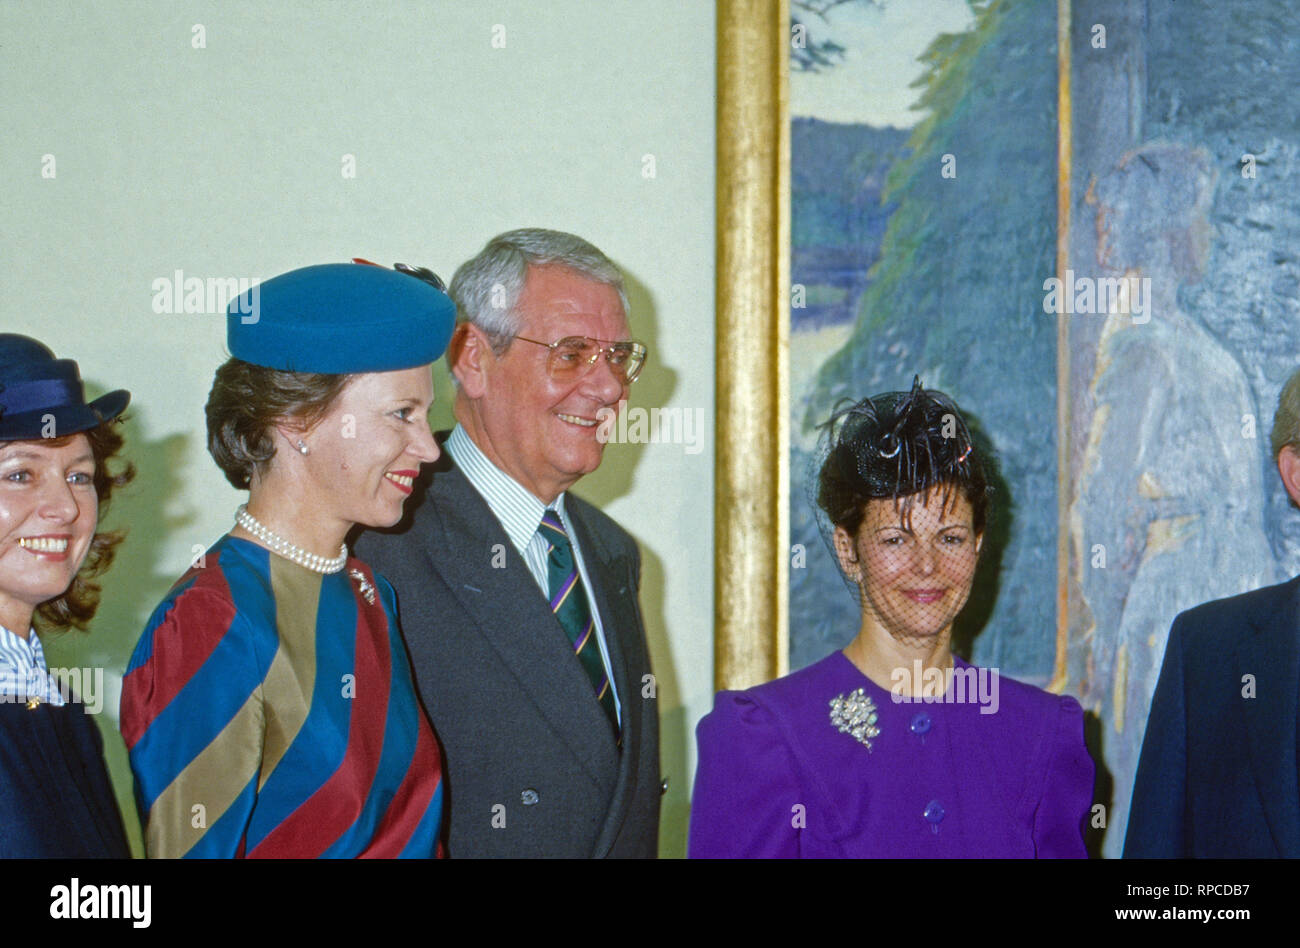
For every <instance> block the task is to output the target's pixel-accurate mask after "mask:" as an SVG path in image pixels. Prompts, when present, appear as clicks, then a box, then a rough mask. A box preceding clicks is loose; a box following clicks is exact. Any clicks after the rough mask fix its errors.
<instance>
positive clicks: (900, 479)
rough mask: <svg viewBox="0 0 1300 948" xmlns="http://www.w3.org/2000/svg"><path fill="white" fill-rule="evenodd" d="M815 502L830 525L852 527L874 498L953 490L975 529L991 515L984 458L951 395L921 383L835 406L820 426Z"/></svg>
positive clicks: (852, 530) (981, 527) (850, 529)
mask: <svg viewBox="0 0 1300 948" xmlns="http://www.w3.org/2000/svg"><path fill="white" fill-rule="evenodd" d="M821 428H822V434H821V442H820V444H821V447H820V450H819V452H818V456H819V457H820V458H821V469H820V472H819V474H818V477H817V506H818V507H819V508H821V511H822V513H823V514H824V515H825V516H826V518H827V519H828V520H829V521H830V523H831V524H832V525H833V526H837V527H843V528H844V529H845V530H847V531H848V532H849V533H850V534H853V535H856V534H857V532H858V528H859V527H860V526H861V525H862V519H863V516H864V514H865V511H866V506H867V503H868V502H869V501H872V500H896V501H903V502H904V506H905V507H908V506H910V504H908V503H907V502H906V500H905V499H906V498H910V497H912V496H914V495H920V496H921V497H922V498H923V500H922V502H923V503H924V502H925V500H926V499H928V495H929V492H930V491H932V490H936V489H937V490H941V491H943V492H944V493H945V494H946V493H947V492H948V491H949V490H954V489H955V490H958V491H960V493H961V495H962V496H963V497H965V498H966V500H967V501H968V502H969V503H970V505H971V510H972V513H973V515H974V523H973V526H974V528H975V532H976V533H982V532H983V530H984V524H985V521H986V518H987V516H988V481H987V477H986V474H985V470H984V464H983V462H982V460H981V458H980V455H979V452H978V451H976V449H975V445H974V442H973V441H972V439H971V434H970V430H969V429H968V428H967V427H966V421H965V419H964V418H963V417H962V413H961V409H959V408H958V407H957V404H956V402H954V401H953V400H952V399H951V398H949V397H948V396H947V395H945V394H944V393H943V392H939V391H935V390H933V389H926V388H923V387H922V385H921V380H920V378H919V377H913V380H912V389H911V391H909V392H884V393H882V394H879V395H873V396H871V397H870V398H864V399H862V401H860V402H857V403H855V404H852V405H848V406H846V407H843V408H839V409H838V410H836V412H835V413H834V414H833V415H832V416H831V417H830V419H829V420H828V421H827V422H826V423H825V424H824V425H822V426H821Z"/></svg>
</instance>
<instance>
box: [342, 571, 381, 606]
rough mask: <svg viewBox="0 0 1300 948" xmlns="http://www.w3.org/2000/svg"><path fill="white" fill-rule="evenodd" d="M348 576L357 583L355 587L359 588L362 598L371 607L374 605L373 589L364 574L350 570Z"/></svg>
mask: <svg viewBox="0 0 1300 948" xmlns="http://www.w3.org/2000/svg"><path fill="white" fill-rule="evenodd" d="M348 575H349V576H351V577H352V578H353V579H355V580H356V581H357V585H358V586H359V587H360V588H361V595H362V597H364V598H365V600H366V602H368V603H370V605H372V606H373V605H374V604H375V587H374V586H373V585H372V584H371V583H370V581H369V580H368V579H366V574H365V573H363V572H361V570H359V569H350V570H348Z"/></svg>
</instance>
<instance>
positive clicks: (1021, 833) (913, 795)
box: [690, 652, 1094, 859]
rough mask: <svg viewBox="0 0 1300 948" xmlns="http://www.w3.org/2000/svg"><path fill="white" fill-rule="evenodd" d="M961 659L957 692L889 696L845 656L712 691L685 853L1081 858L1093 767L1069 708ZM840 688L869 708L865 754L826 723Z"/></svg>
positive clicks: (1077, 714)
mask: <svg viewBox="0 0 1300 948" xmlns="http://www.w3.org/2000/svg"><path fill="white" fill-rule="evenodd" d="M955 666H956V668H957V670H958V672H959V673H960V675H962V676H965V677H964V678H962V681H961V683H962V684H963V685H966V684H970V685H971V686H972V687H970V688H969V690H968V691H966V692H965V693H966V696H967V697H968V699H969V700H968V701H966V702H963V703H956V702H944V701H929V702H925V701H902V702H897V703H896V702H895V701H894V700H893V699H892V696H891V695H890V693H889V692H888V691H886V690H885V689H883V688H881V687H879V686H878V685H876V684H875V683H873V682H872V681H870V680H869V679H868V678H867V677H866V676H865V675H863V674H862V672H860V671H858V669H857V666H855V665H854V664H853V663H852V662H850V661H849V660H848V658H846V657H845V655H844V653H842V652H835V653H834V654H832V655H830V656H828V657H827V658H824V659H822V660H821V661H820V662H817V663H816V664H814V665H810V666H809V667H807V668H804V669H802V670H801V671H797V672H795V673H793V674H791V675H787V676H786V677H784V678H780V679H778V680H776V681H772V682H768V683H767V684H764V685H759V686H758V687H756V688H750V689H749V690H747V691H723V692H720V693H719V694H718V695H717V698H716V700H715V703H714V706H713V711H712V713H710V714H708V715H706V716H705V717H704V719H703V720H702V721H700V724H699V728H698V729H697V730H696V737H697V740H698V743H699V763H698V766H697V769H696V773H695V793H694V796H693V798H692V800H691V836H690V855H691V856H692V857H693V858H697V857H704V858H720V857H722V858H726V857H743V858H799V857H803V858H812V859H836V858H852V859H863V858H866V859H871V858H898V857H919V858H938V859H946V858H972V857H978V858H1025V859H1028V858H1035V857H1037V858H1065V857H1073V858H1085V857H1086V856H1087V853H1086V851H1085V849H1084V843H1083V823H1084V819H1085V818H1086V817H1087V815H1088V808H1089V805H1090V803H1091V801H1092V782H1093V773H1094V768H1093V763H1092V758H1091V757H1089V756H1088V751H1087V749H1086V748H1085V747H1084V743H1083V710H1082V709H1081V708H1080V707H1079V703H1078V702H1077V701H1075V700H1074V699H1073V698H1070V697H1060V696H1057V695H1052V694H1048V693H1047V692H1045V691H1042V690H1040V689H1038V688H1034V687H1032V686H1030V685H1026V684H1023V683H1021V682H1018V681H1013V680H1012V679H1010V678H1006V677H1003V676H995V675H994V673H992V672H991V671H990V670H987V669H976V668H974V667H973V666H971V665H968V664H967V663H966V662H963V661H961V660H960V659H955ZM976 675H983V676H985V677H984V682H985V684H986V685H987V687H986V688H985V690H984V692H983V693H982V694H981V693H980V692H979V691H978V690H977V688H976V687H974V684H975V682H974V679H975V676H976ZM994 682H996V689H994V687H993V683H994ZM957 684H958V682H957V680H956V678H955V679H954V683H953V687H951V688H950V689H949V695H953V696H956V695H957V693H958V690H959V689H958V688H957V687H956V685H957ZM859 688H860V689H863V695H862V696H859V697H858V698H857V699H856V700H855V699H854V693H855V692H856V691H857V689H859ZM963 690H965V689H963ZM994 694H996V702H995V701H993V700H983V701H981V700H979V699H980V698H989V697H990V696H991V695H994ZM839 696H844V697H845V698H847V699H848V700H849V702H850V703H851V704H855V705H856V706H857V707H858V708H861V707H863V705H864V704H865V701H864V700H863V699H864V698H870V699H871V701H872V703H873V704H874V707H875V711H876V715H877V718H876V720H875V723H874V727H875V728H876V729H877V730H878V733H877V734H876V735H875V736H874V737H868V739H869V740H870V743H871V749H870V750H868V749H867V747H866V746H865V745H864V744H863V743H861V742H859V740H858V739H856V738H855V737H854V736H853V735H852V734H851V733H844V732H841V731H840V730H839V728H838V727H837V726H836V724H834V723H832V721H831V714H832V711H831V702H832V701H833V699H835V698H837V697H839ZM990 708H996V710H995V711H992V713H981V710H985V711H987V710H989V709H990ZM864 736H865V735H864Z"/></svg>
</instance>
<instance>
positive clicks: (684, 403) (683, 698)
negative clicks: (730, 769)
mask: <svg viewBox="0 0 1300 948" xmlns="http://www.w3.org/2000/svg"><path fill="white" fill-rule="evenodd" d="M195 24H202V25H203V27H204V28H205V31H206V35H205V37H204V38H205V41H206V48H194V45H193V43H194V40H195V34H194V32H193V27H194V25H195ZM497 25H500V26H503V27H504V38H505V45H504V47H503V48H494V47H493V45H492V43H493V38H494V35H495V36H496V37H498V39H499V37H500V36H501V33H500V31H499V30H498V31H496V33H495V34H494V28H495V27H496V26H497ZM0 47H3V56H2V57H0V89H2V90H3V96H0V140H3V142H4V148H3V153H2V154H0V172H2V173H3V180H4V195H5V197H4V203H5V211H4V218H3V220H4V223H5V232H6V239H5V242H4V248H5V252H4V254H3V257H2V258H0V275H2V281H0V291H2V292H0V327H2V328H3V330H5V331H16V332H23V333H28V334H31V335H35V336H37V337H38V338H40V339H42V340H43V341H44V342H46V343H47V344H48V345H50V346H51V347H53V348H54V349H55V351H56V352H57V353H58V354H59V355H66V356H71V357H73V358H76V359H77V360H79V361H80V363H81V367H82V372H83V375H84V376H85V378H86V379H87V382H88V384H89V387H90V388H91V389H92V390H93V391H94V392H95V393H96V394H98V393H99V392H102V391H103V390H106V389H109V388H117V387H126V388H129V389H130V390H131V391H132V393H133V395H134V402H133V406H132V411H131V415H132V420H131V422H130V424H129V426H128V428H127V433H128V439H129V441H128V453H129V455H130V457H131V458H132V459H133V460H134V461H135V463H136V465H137V467H138V468H139V476H138V477H137V480H136V482H135V484H134V485H133V486H132V487H131V488H130V489H129V491H128V492H126V493H124V494H123V495H122V496H121V498H120V499H119V500H118V501H116V502H115V504H114V509H113V511H112V514H111V515H110V522H112V523H116V524H121V525H125V526H127V527H128V528H129V529H130V531H131V532H130V537H129V539H128V540H127V542H126V543H125V544H124V545H123V547H122V549H121V553H120V556H119V560H118V563H117V565H116V566H115V567H114V569H113V570H112V572H111V573H109V574H108V576H107V579H106V595H105V601H104V604H103V607H102V608H101V611H100V615H99V616H98V617H97V619H96V622H95V627H94V629H93V631H92V634H91V636H90V637H89V638H86V637H81V636H77V635H75V634H74V635H70V636H64V637H63V638H62V639H61V640H58V641H56V642H55V643H54V644H53V645H52V646H51V647H50V649H49V651H50V652H51V664H55V665H64V666H71V665H77V666H84V665H102V666H104V667H105V669H106V670H107V673H108V678H109V679H110V682H111V685H110V686H111V688H112V689H113V693H112V694H111V695H110V708H111V709H112V713H113V718H114V720H113V721H111V722H110V721H105V722H104V723H105V724H106V726H107V728H106V729H107V730H109V731H111V732H112V733H111V737H110V746H109V756H110V760H111V762H112V765H113V769H114V776H115V778H116V779H117V781H118V785H119V788H120V793H121V796H122V800H123V803H124V809H126V810H128V815H129V817H130V818H132V819H133V815H134V814H133V813H131V812H130V810H131V809H132V808H131V807H130V806H129V805H128V803H127V801H128V800H129V793H130V790H129V774H127V771H126V769H125V766H124V761H125V751H124V749H123V747H122V744H121V739H120V738H119V737H117V736H116V731H115V718H116V714H115V709H116V701H117V689H118V677H119V676H120V674H121V671H122V670H123V669H124V667H125V664H126V661H127V658H128V656H129V654H130V650H131V648H132V646H133V645H134V642H135V639H136V637H137V636H138V634H139V631H140V628H141V627H142V625H143V622H144V620H145V618H146V617H147V615H148V613H149V611H150V609H151V608H152V606H153V605H154V604H155V603H156V601H157V600H158V598H159V597H160V596H161V595H162V594H163V593H164V592H165V590H166V588H167V587H168V586H169V585H170V583H171V581H172V580H173V579H174V578H175V577H176V576H177V575H179V573H181V572H182V571H183V570H184V569H185V567H186V565H187V564H188V561H189V558H190V556H191V549H192V548H193V547H195V545H203V546H206V545H207V544H208V543H210V542H211V541H212V540H214V539H215V538H216V537H217V536H219V535H220V534H221V533H223V532H224V531H225V530H226V529H227V528H228V526H229V524H230V522H231V518H232V516H233V512H234V508H235V506H236V504H237V503H238V502H239V495H238V494H237V493H236V492H235V491H234V490H233V489H231V488H230V487H229V486H228V485H226V483H225V482H224V480H223V479H222V477H221V475H220V474H219V472H218V471H217V469H216V467H215V465H214V464H213V463H212V462H211V460H210V459H209V458H208V456H207V454H206V452H205V450H204V442H203V437H202V406H203V403H204V400H205V398H206V395H207V390H208V386H209V384H210V383H211V380H212V372H213V370H214V369H215V368H216V366H217V365H218V364H219V363H220V362H221V361H222V359H223V358H224V351H223V346H224V322H223V319H222V318H221V317H219V316H217V315H199V314H190V315H184V314H182V315H159V314H156V313H155V312H154V311H153V306H152V303H153V291H152V283H153V281H154V280H155V279H158V278H167V279H170V278H171V276H172V274H173V271H175V270H177V269H180V270H183V271H184V272H185V274H186V275H189V276H200V277H204V278H207V277H229V276H235V277H257V278H263V279H264V278H267V277H270V276H273V275H275V274H276V273H279V272H282V271H284V270H289V269H292V268H294V267H299V266H303V265H307V264H312V263H322V262H328V261H343V260H346V259H348V258H349V257H351V256H354V255H356V256H364V257H368V258H370V259H373V260H376V261H378V262H381V263H386V264H388V263H392V262H393V261H397V260H400V261H403V262H410V263H419V264H424V265H428V266H431V267H433V268H434V269H436V270H437V271H439V272H440V273H442V274H443V275H444V276H446V277H450V275H451V271H452V270H453V269H454V268H455V266H456V265H457V264H458V263H460V262H461V261H462V260H464V259H465V258H466V257H468V256H469V255H471V254H472V253H474V252H475V251H476V250H478V248H479V247H481V246H482V244H483V243H484V242H485V241H486V240H487V238H489V237H490V236H492V235H493V234H495V233H497V232H500V231H502V230H506V229H509V228H512V227H518V226H525V225H536V226H545V227H553V228H557V229H562V230H571V231H573V232H575V233H578V234H581V235H583V236H585V237H587V238H588V239H590V240H591V241H593V242H594V243H596V244H597V245H599V246H600V247H601V248H602V249H603V250H605V251H606V252H607V253H608V254H609V255H610V256H611V257H613V258H614V259H615V260H616V261H617V262H618V263H619V264H620V265H621V266H622V267H623V268H624V270H625V272H626V273H627V275H628V277H629V284H630V290H631V292H630V296H631V299H632V303H633V313H632V326H633V330H634V333H635V334H637V335H638V336H640V337H642V338H644V339H646V340H647V341H648V342H649V343H650V346H651V360H652V361H651V362H650V363H649V367H648V368H647V369H646V372H645V375H644V377H643V380H642V381H639V382H638V383H637V385H636V386H635V387H634V389H633V403H634V404H641V405H647V406H648V405H671V406H680V407H682V408H683V409H685V410H688V411H691V412H694V411H696V410H699V411H700V412H702V413H703V417H704V419H705V424H706V428H705V432H704V435H705V437H704V439H703V450H702V451H700V453H697V454H693V455H691V454H687V453H686V451H685V450H684V448H683V446H681V445H661V444H655V445H642V446H611V447H610V449H609V453H607V455H606V462H605V465H604V467H602V469H601V470H600V471H599V472H598V473H597V474H595V475H593V476H591V477H590V478H588V479H587V480H586V481H584V482H583V484H581V485H580V486H579V489H578V492H579V493H583V494H585V495H586V496H588V497H589V498H592V499H594V500H596V501H597V502H599V503H600V504H602V506H603V507H604V508H605V509H606V510H607V511H608V512H609V513H610V514H612V515H613V516H614V517H615V518H617V519H618V520H619V521H620V522H621V523H623V524H624V525H625V526H626V527H627V528H628V529H629V530H630V531H631V532H632V533H633V534H634V535H635V536H636V537H637V538H638V539H639V540H640V542H641V545H642V550H643V554H644V559H645V566H644V588H643V592H642V602H643V606H644V608H645V612H646V616H647V619H648V622H649V626H650V628H649V635H650V646H651V651H652V654H653V658H654V662H655V667H656V672H657V674H658V676H659V696H660V704H661V709H662V722H663V728H664V742H663V766H664V772H665V774H667V775H669V776H670V777H671V781H672V783H671V789H670V791H669V794H668V796H667V797H666V798H665V809H664V816H665V820H664V832H663V835H662V846H661V850H662V852H663V853H664V854H665V855H680V854H682V853H683V852H684V850H685V823H686V813H687V798H688V795H689V794H688V791H689V784H690V775H691V769H692V768H693V766H694V738H693V734H692V730H693V727H694V723H695V721H696V720H697V719H698V718H699V717H700V716H701V715H702V714H703V713H704V712H705V711H707V710H708V708H709V707H710V705H711V695H712V687H711V681H712V614H713V601H712V575H713V574H712V509H713V482H712V467H713V437H712V425H713V306H712V301H713V279H714V267H713V195H714V173H713V151H714V17H713V10H712V4H710V3H707V2H703V0H656V2H654V3H645V2H609V0H588V2H583V0H548V2H545V3H537V2H534V0H491V2H472V0H469V2H456V3H452V2H444V3H429V2H425V3H364V4H363V3H326V2H315V3H305V2H293V3H290V2H283V0H282V2H278V3H275V4H266V3H228V2H227V3H208V4H205V3H186V4H183V5H179V4H174V3H162V2H157V3H152V2H105V3H96V4H87V3H54V2H48V0H41V2H14V0H7V2H5V3H3V4H0ZM45 155H53V156H54V163H55V164H54V172H55V176H54V177H43V176H42V168H43V161H44V159H43V156H45ZM344 155H354V156H355V159H356V176H355V178H353V179H348V178H345V177H344V176H343V174H342V168H343V156H344ZM646 156H653V159H649V158H647V157H646ZM651 160H652V161H653V169H652V170H653V176H648V173H649V171H650V170H651V169H650V168H649V163H650V161H651ZM438 371H439V374H440V377H441V378H442V379H443V384H442V385H441V386H440V388H439V392H440V394H439V397H440V399H444V401H443V403H442V405H440V406H439V407H438V408H436V409H435V416H436V417H435V418H434V420H435V421H439V420H445V419H446V418H447V417H448V415H447V414H446V407H447V404H446V401H445V399H446V396H447V391H448V390H447V386H446V384H445V372H444V371H443V369H442V366H441V365H440V366H439V369H438ZM133 831H134V827H133Z"/></svg>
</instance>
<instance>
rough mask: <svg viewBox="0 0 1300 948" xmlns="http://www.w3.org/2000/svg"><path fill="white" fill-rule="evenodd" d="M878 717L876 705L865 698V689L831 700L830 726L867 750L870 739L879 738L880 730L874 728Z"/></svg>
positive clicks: (869, 746)
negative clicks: (863, 745)
mask: <svg viewBox="0 0 1300 948" xmlns="http://www.w3.org/2000/svg"><path fill="white" fill-rule="evenodd" d="M878 717H879V715H878V714H877V713H876V703H875V702H874V701H872V700H871V698H870V697H868V696H867V691H866V689H865V688H859V689H858V690H857V691H850V692H849V693H848V694H846V695H840V696H839V697H838V698H832V699H831V724H833V725H834V726H835V727H836V728H837V729H839V732H840V733H841V734H850V735H852V737H853V739H854V740H855V741H857V742H858V743H859V744H865V745H866V747H867V750H871V740H872V738H876V737H879V736H880V728H878V727H876V721H877V720H878Z"/></svg>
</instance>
